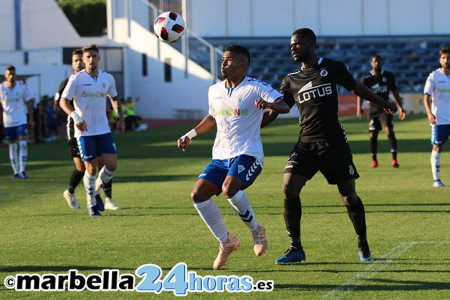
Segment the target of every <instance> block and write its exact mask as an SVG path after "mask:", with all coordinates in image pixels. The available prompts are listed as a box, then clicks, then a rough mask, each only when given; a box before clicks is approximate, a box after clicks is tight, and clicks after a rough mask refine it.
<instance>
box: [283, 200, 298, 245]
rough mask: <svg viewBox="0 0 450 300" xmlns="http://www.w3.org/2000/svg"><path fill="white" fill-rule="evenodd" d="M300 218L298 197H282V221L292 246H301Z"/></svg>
mask: <svg viewBox="0 0 450 300" xmlns="http://www.w3.org/2000/svg"><path fill="white" fill-rule="evenodd" d="M301 218H302V204H301V202H300V197H297V198H294V199H284V223H285V224H286V229H287V232H288V235H289V236H290V237H291V239H292V246H294V247H296V248H301V246H302V245H301V242H300V220H301Z"/></svg>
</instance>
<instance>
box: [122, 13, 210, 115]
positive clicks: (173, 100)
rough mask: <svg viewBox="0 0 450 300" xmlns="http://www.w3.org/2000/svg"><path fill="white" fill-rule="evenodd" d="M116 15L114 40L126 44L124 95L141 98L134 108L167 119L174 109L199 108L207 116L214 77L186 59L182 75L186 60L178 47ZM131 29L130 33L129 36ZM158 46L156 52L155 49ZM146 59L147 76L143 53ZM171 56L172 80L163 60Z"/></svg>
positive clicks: (196, 109)
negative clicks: (143, 64)
mask: <svg viewBox="0 0 450 300" xmlns="http://www.w3.org/2000/svg"><path fill="white" fill-rule="evenodd" d="M130 25H131V28H130V30H128V27H127V26H128V21H127V19H125V18H117V19H116V20H115V21H114V28H115V32H114V37H115V41H116V42H119V43H125V44H127V45H128V48H127V50H126V55H125V57H126V61H125V69H124V75H125V83H124V84H125V89H126V91H127V95H126V97H127V96H132V97H138V96H139V97H140V98H141V100H140V101H139V102H138V105H137V111H138V113H139V114H140V115H141V116H142V117H144V118H152V119H167V118H174V117H175V110H177V109H186V110H192V111H202V115H203V116H204V115H206V113H207V107H208V101H207V95H208V88H209V86H210V85H211V83H212V81H213V79H212V77H211V75H210V74H209V73H208V72H207V71H205V70H204V69H203V68H201V67H200V66H198V65H197V64H196V63H194V62H192V61H189V62H188V73H189V74H188V76H187V77H186V74H185V60H184V56H183V55H181V53H179V52H178V51H177V50H175V49H174V48H173V47H171V46H170V45H168V44H165V43H163V42H159V46H158V40H157V38H156V37H155V35H154V34H152V33H150V32H149V31H148V30H147V29H146V28H144V27H142V26H141V25H139V24H137V23H135V22H133V21H132V22H131V23H130ZM128 32H130V34H131V36H130V37H129V36H128ZM158 47H159V51H158ZM143 53H145V54H146V56H147V62H148V76H147V77H143V76H142V54H143ZM167 59H170V61H171V65H172V81H171V82H165V81H164V62H165V61H166V60H167Z"/></svg>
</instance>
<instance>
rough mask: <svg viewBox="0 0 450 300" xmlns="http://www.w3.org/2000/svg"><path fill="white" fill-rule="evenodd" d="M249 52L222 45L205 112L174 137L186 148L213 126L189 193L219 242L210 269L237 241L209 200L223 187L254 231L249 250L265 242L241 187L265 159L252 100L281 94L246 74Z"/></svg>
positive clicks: (217, 266)
mask: <svg viewBox="0 0 450 300" xmlns="http://www.w3.org/2000/svg"><path fill="white" fill-rule="evenodd" d="M249 63H250V53H249V52H248V50H247V48H245V47H242V46H239V45H233V46H229V47H227V48H226V49H225V51H224V54H223V57H222V64H221V69H220V70H221V73H222V77H223V78H224V79H225V80H224V81H222V82H220V83H217V84H215V85H213V86H211V87H210V88H209V92H208V100H209V112H208V115H207V116H206V117H205V118H204V119H203V120H202V121H201V122H200V123H199V124H198V125H197V126H196V127H195V129H193V130H191V131H189V132H188V133H187V134H186V135H184V136H182V137H181V138H180V139H178V147H179V148H180V149H181V150H183V151H184V150H186V148H187V147H188V146H189V144H190V141H191V139H192V138H194V137H195V136H197V135H201V134H204V133H206V132H208V131H210V130H212V129H213V128H214V127H217V133H216V139H215V141H214V145H213V151H212V152H213V153H212V161H211V162H210V163H209V164H208V166H207V167H206V168H205V169H204V170H203V172H202V173H201V174H200V175H199V177H198V179H197V182H196V183H195V185H194V188H193V190H192V194H191V198H192V201H193V202H194V206H195V208H196V210H197V212H198V213H199V215H200V217H201V218H202V219H203V221H204V222H205V223H206V225H207V226H208V228H209V229H210V230H211V232H212V234H213V235H214V236H215V237H216V239H217V240H218V241H219V242H220V246H219V254H218V256H217V258H216V260H215V261H214V264H213V268H214V270H217V269H220V268H221V267H222V266H223V265H224V264H225V263H226V262H227V259H228V256H229V255H230V254H231V253H232V252H233V251H234V250H236V249H237V248H238V247H239V246H240V241H239V240H238V239H237V238H235V237H234V236H232V235H231V234H230V233H229V232H228V229H227V227H226V226H225V224H224V222H223V220H222V216H221V214H220V211H219V209H218V207H217V206H216V204H215V203H214V202H213V201H212V200H211V197H212V196H213V195H219V194H220V193H222V192H223V194H224V195H225V197H226V198H227V200H228V202H229V203H230V205H231V207H232V208H233V209H234V210H235V211H236V213H237V214H238V215H239V217H240V218H241V219H242V221H244V223H245V224H246V225H247V227H248V228H249V230H250V231H251V232H252V235H253V242H254V251H255V254H256V255H257V256H260V255H262V254H264V252H265V251H266V249H267V247H268V245H267V241H266V234H265V229H264V227H262V226H260V225H259V223H258V221H257V220H256V215H255V213H254V212H253V208H252V206H251V204H250V201H249V199H248V197H247V195H246V194H245V192H244V191H243V190H244V189H246V188H248V187H249V186H250V185H252V183H253V182H254V181H255V179H256V177H257V176H258V175H259V174H260V173H261V171H262V167H263V164H264V153H263V147H262V143H261V136H260V124H261V120H262V117H263V111H262V110H259V109H258V108H257V107H256V105H255V101H256V100H259V99H264V100H266V101H268V102H275V101H276V102H277V103H279V102H281V103H282V100H281V97H282V96H281V94H280V93H279V92H277V91H275V90H274V89H272V88H271V87H270V86H269V85H267V84H266V83H262V82H260V81H258V80H256V79H254V78H250V77H246V76H245V73H246V71H247V68H248V65H249Z"/></svg>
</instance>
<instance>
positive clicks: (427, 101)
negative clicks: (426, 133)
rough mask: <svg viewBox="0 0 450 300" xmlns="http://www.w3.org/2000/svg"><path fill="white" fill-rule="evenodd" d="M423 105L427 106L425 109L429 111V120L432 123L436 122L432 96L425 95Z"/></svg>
mask: <svg viewBox="0 0 450 300" xmlns="http://www.w3.org/2000/svg"><path fill="white" fill-rule="evenodd" d="M423 105H424V106H425V110H426V112H427V116H428V121H430V124H436V116H435V115H434V114H433V113H432V112H431V96H430V95H428V94H424V95H423Z"/></svg>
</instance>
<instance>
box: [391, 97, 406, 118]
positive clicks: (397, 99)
mask: <svg viewBox="0 0 450 300" xmlns="http://www.w3.org/2000/svg"><path fill="white" fill-rule="evenodd" d="M391 91H392V95H393V96H394V100H395V104H397V109H398V113H399V114H398V118H399V119H400V120H404V119H405V118H406V112H405V110H404V109H403V106H402V97H400V94H399V92H398V90H397V89H392V90H391Z"/></svg>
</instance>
